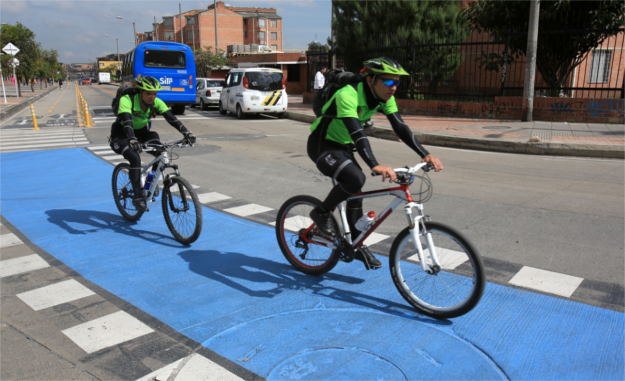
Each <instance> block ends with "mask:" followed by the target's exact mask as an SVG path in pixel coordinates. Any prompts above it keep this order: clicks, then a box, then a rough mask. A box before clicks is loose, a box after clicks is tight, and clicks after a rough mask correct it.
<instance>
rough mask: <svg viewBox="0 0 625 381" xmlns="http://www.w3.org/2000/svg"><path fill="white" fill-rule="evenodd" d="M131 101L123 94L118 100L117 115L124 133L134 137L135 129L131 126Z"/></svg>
mask: <svg viewBox="0 0 625 381" xmlns="http://www.w3.org/2000/svg"><path fill="white" fill-rule="evenodd" d="M131 113H132V101H131V100H130V97H129V96H128V95H125V96H123V97H121V98H120V100H119V110H118V111H117V117H118V120H119V123H121V125H122V130H123V131H124V134H126V136H127V137H128V139H130V138H134V137H135V131H134V129H133V128H132V114H131Z"/></svg>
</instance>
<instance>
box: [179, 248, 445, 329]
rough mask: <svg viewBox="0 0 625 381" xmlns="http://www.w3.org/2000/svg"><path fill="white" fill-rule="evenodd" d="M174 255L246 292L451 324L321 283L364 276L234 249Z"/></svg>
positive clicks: (356, 281) (359, 281)
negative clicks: (298, 266)
mask: <svg viewBox="0 0 625 381" xmlns="http://www.w3.org/2000/svg"><path fill="white" fill-rule="evenodd" d="M178 255H180V257H181V258H182V259H184V260H185V261H186V262H188V263H189V269H190V270H191V271H193V272H195V273H197V274H199V275H201V276H204V277H206V278H209V279H213V280H216V281H218V282H221V283H222V284H224V285H226V286H228V287H231V288H233V289H235V290H238V291H241V292H243V293H246V294H247V295H250V296H254V297H260V298H273V297H275V296H277V295H279V294H281V293H282V292H285V291H288V290H300V291H302V292H304V293H306V294H309V295H315V296H317V297H319V299H320V300H323V299H324V298H329V299H333V300H337V301H340V302H343V303H348V304H352V305H357V306H361V307H364V308H369V309H373V310H377V311H380V312H384V313H388V314H391V315H399V316H401V317H404V318H408V319H411V320H416V321H421V322H428V323H430V324H436V325H450V324H451V322H450V321H447V320H436V319H432V318H429V317H426V316H421V315H418V316H417V314H416V312H415V310H414V309H413V308H411V307H410V306H408V305H404V304H399V303H394V302H391V301H388V300H385V299H381V298H377V297H373V296H370V295H366V294H363V293H358V292H354V291H348V290H344V289H341V288H337V287H332V286H327V285H325V284H324V283H326V284H327V283H330V282H333V283H337V282H338V283H344V284H346V285H353V284H362V283H364V282H365V280H364V279H361V278H355V277H351V276H346V275H341V274H333V273H327V274H324V275H322V276H312V275H306V274H303V273H300V272H299V271H297V270H295V269H294V268H293V267H292V266H291V265H287V264H284V263H278V262H274V261H271V260H268V259H265V258H258V257H252V256H249V255H245V254H241V253H234V252H223V251H216V250H186V251H182V252H180V253H179V254H178ZM389 282H390V279H389ZM321 304H324V303H323V302H321ZM323 308H325V306H324V307H323Z"/></svg>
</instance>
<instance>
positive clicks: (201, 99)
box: [191, 78, 222, 110]
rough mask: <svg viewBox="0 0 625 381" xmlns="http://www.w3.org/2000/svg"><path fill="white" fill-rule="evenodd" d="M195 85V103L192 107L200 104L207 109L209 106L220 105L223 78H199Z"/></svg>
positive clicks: (203, 108) (201, 107)
mask: <svg viewBox="0 0 625 381" xmlns="http://www.w3.org/2000/svg"><path fill="white" fill-rule="evenodd" d="M195 81H196V83H197V85H196V86H195V103H194V104H193V105H191V107H195V106H200V109H202V110H206V109H207V108H208V106H219V96H220V95H221V85H220V84H219V83H220V82H221V81H222V80H221V79H216V78H197V79H196V80H195Z"/></svg>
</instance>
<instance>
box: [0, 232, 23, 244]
mask: <svg viewBox="0 0 625 381" xmlns="http://www.w3.org/2000/svg"><path fill="white" fill-rule="evenodd" d="M22 243H23V242H22V240H21V239H19V238H17V236H16V235H15V234H13V233H9V234H2V235H0V247H9V246H15V245H21V244H22Z"/></svg>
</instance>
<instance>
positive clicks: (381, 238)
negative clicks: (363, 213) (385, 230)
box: [364, 233, 390, 246]
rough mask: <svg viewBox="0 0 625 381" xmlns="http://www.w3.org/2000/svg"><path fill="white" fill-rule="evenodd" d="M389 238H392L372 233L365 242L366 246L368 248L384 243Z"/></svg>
mask: <svg viewBox="0 0 625 381" xmlns="http://www.w3.org/2000/svg"><path fill="white" fill-rule="evenodd" d="M389 237H390V236H388V235H384V234H379V233H371V235H370V236H369V237H367V239H366V240H365V242H364V244H365V245H367V246H371V245H375V244H376V243H378V242H381V241H384V240H385V239H387V238H389Z"/></svg>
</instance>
